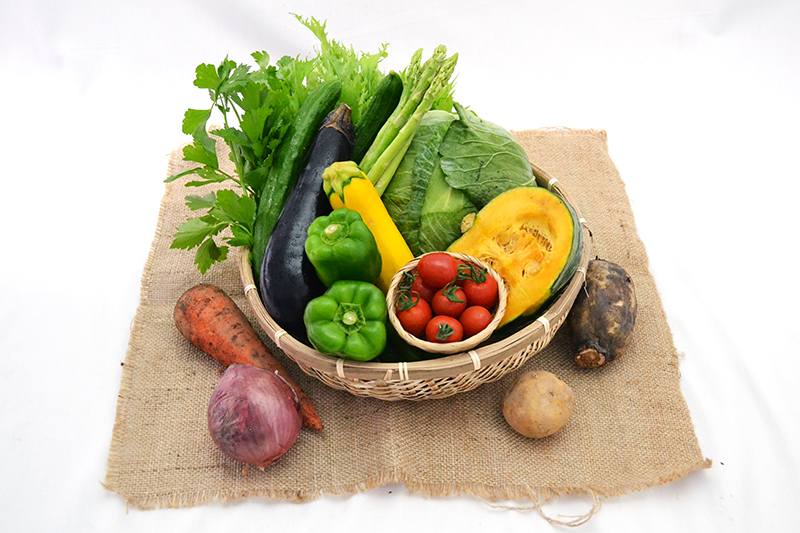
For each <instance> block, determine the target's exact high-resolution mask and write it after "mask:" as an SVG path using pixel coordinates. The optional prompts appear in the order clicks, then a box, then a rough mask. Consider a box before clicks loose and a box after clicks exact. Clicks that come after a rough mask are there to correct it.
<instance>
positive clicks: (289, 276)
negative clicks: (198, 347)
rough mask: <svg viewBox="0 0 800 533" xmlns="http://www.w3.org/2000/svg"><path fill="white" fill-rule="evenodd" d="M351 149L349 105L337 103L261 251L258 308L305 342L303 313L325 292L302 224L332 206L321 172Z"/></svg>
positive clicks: (311, 220) (328, 211)
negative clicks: (310, 259) (307, 254)
mask: <svg viewBox="0 0 800 533" xmlns="http://www.w3.org/2000/svg"><path fill="white" fill-rule="evenodd" d="M352 150H353V124H352V122H351V121H350V108H349V107H347V105H345V104H341V105H340V106H339V107H338V108H336V109H335V110H334V111H332V112H331V113H330V114H329V115H328V116H327V117H326V118H325V121H324V122H323V124H322V127H321V128H320V130H319V133H318V134H317V136H316V138H315V139H314V141H313V143H312V144H311V147H310V148H309V150H308V157H307V158H306V160H305V162H304V164H303V167H302V169H301V171H300V174H299V176H298V178H297V180H296V181H295V184H294V187H293V189H292V192H291V194H290V195H289V198H288V199H287V200H286V207H285V209H284V210H283V213H281V216H280V218H279V219H278V223H277V224H276V225H275V230H274V231H273V232H272V237H271V238H270V239H269V242H268V243H267V249H266V252H265V253H264V261H263V263H262V267H261V275H260V288H259V290H260V294H261V300H262V301H263V302H264V307H265V308H266V309H267V312H268V313H269V315H270V316H271V317H272V318H273V320H275V322H277V323H278V325H279V326H280V327H282V328H283V329H285V330H286V331H287V332H288V333H289V334H290V335H291V336H292V337H294V338H295V339H297V340H299V341H300V342H305V343H306V344H308V342H307V339H306V334H305V331H306V330H305V324H304V323H303V311H304V310H305V307H306V305H307V304H308V302H310V301H311V300H312V299H314V298H316V297H317V296H322V294H323V293H324V292H325V290H326V287H325V286H324V285H323V284H322V282H321V281H319V279H318V277H317V272H316V270H314V266H313V265H312V264H311V261H309V259H308V257H307V256H306V253H305V243H306V237H307V236H308V227H309V226H310V225H311V223H312V222H314V220H315V219H316V218H317V217H319V216H322V215H328V214H330V212H331V210H332V208H331V203H330V201H329V200H328V195H327V194H325V191H324V190H323V188H322V182H323V179H322V173H323V172H324V171H325V169H326V168H328V167H329V166H330V165H331V164H333V163H335V162H336V161H346V160H348V159H350V156H351V154H352Z"/></svg>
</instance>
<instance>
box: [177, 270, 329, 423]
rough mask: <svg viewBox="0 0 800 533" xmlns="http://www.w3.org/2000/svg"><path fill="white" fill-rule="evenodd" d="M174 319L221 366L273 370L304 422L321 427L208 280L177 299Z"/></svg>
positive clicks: (284, 374) (230, 303) (305, 400)
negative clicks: (293, 396)
mask: <svg viewBox="0 0 800 533" xmlns="http://www.w3.org/2000/svg"><path fill="white" fill-rule="evenodd" d="M174 318H175V325H176V326H177V327H178V331H180V332H181V334H182V335H183V336H184V337H185V338H186V340H188V341H189V342H191V343H192V344H193V345H194V346H195V347H197V348H199V349H200V350H202V351H203V352H205V353H207V354H208V355H210V356H211V357H213V358H214V359H215V360H216V361H217V362H219V363H220V364H222V365H223V366H224V367H226V368H227V367H228V366H230V365H232V364H234V363H244V364H247V365H251V366H256V367H259V368H263V369H265V370H268V371H270V372H276V373H277V374H278V375H279V376H280V377H282V378H283V379H284V380H286V382H287V383H288V384H289V386H290V387H291V388H292V389H293V390H294V392H295V393H296V394H297V398H298V400H299V402H300V415H301V416H302V418H303V424H304V425H305V426H307V427H309V428H311V429H322V421H321V420H320V418H319V415H317V411H316V409H314V406H313V405H312V404H311V400H309V399H308V397H307V396H306V395H305V393H304V392H303V391H302V390H300V387H299V386H298V385H297V384H296V383H295V382H294V380H292V378H291V377H289V374H287V372H286V369H285V368H284V367H283V365H281V363H280V361H278V360H277V359H275V357H274V356H273V355H272V354H271V353H270V351H269V349H268V348H267V347H266V345H265V344H264V343H263V341H262V340H261V339H260V338H259V336H258V334H256V332H255V330H254V329H253V326H252V324H250V322H249V321H248V320H247V317H246V316H245V315H244V313H243V312H242V310H241V309H240V308H239V306H238V305H236V302H234V301H233V300H232V299H231V298H230V296H228V295H227V294H226V293H225V291H223V290H222V289H220V288H219V287H215V286H214V285H210V284H207V283H201V284H199V285H195V286H194V287H192V288H191V289H189V290H187V291H186V292H185V293H183V295H182V296H181V297H180V298H179V299H178V303H177V304H176V305H175V312H174Z"/></svg>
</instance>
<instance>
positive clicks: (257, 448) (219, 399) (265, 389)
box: [208, 364, 303, 469]
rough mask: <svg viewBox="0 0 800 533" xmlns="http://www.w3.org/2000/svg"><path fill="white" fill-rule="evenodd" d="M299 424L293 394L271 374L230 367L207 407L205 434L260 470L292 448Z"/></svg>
mask: <svg viewBox="0 0 800 533" xmlns="http://www.w3.org/2000/svg"><path fill="white" fill-rule="evenodd" d="M302 424H303V422H302V419H301V417H300V410H299V403H298V401H297V396H296V395H295V393H294V391H293V390H292V389H291V388H290V387H289V385H287V384H286V382H285V381H284V380H283V379H282V378H281V377H280V376H278V375H277V374H275V373H274V372H269V371H267V370H264V369H261V368H257V367H254V366H251V365H243V364H234V365H231V366H229V367H228V368H227V369H226V370H225V373H224V374H222V378H220V380H219V383H218V384H217V387H216V388H215V389H214V392H213V393H212V394H211V401H210V402H209V405H208V430H209V432H210V433H211V438H212V440H213V441H214V444H216V445H217V447H218V448H219V449H220V450H221V451H222V452H223V453H224V454H225V455H227V456H229V457H231V458H233V459H235V460H237V461H242V462H244V463H248V464H251V465H255V466H257V467H259V468H262V469H263V468H264V467H266V466H268V465H270V464H272V463H274V462H275V461H276V460H277V459H278V458H279V457H281V456H282V455H283V454H284V453H286V452H287V451H288V450H289V448H291V447H292V445H293V444H294V442H295V440H297V436H298V434H299V433H300V427H301V426H302Z"/></svg>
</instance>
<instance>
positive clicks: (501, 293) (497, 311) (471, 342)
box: [386, 252, 508, 355]
mask: <svg viewBox="0 0 800 533" xmlns="http://www.w3.org/2000/svg"><path fill="white" fill-rule="evenodd" d="M447 253H450V252H447ZM424 255H426V254H423V255H421V256H419V257H415V258H414V259H412V260H411V261H409V262H408V263H407V264H406V265H405V266H404V267H403V268H401V269H400V270H399V271H398V272H397V274H395V275H394V277H393V278H392V283H391V284H390V285H389V291H388V293H387V294H386V306H387V307H388V309H389V322H391V323H392V326H394V329H395V330H396V331H397V334H398V335H400V338H401V339H403V340H404V341H406V342H407V343H409V344H411V345H412V346H416V347H417V348H421V349H423V350H425V351H426V352H431V353H438V354H447V355H451V354H454V353H460V352H467V351H469V350H471V349H473V348H475V347H476V346H477V345H479V344H480V343H482V342H483V341H485V340H486V339H488V338H489V336H490V335H491V334H492V332H493V331H494V330H495V329H497V326H498V325H499V324H500V321H501V320H502V319H503V315H504V314H505V312H506V301H507V298H508V291H507V290H506V285H505V282H503V278H501V277H500V275H499V274H498V273H497V272H495V271H494V269H493V268H491V267H490V266H489V265H487V264H485V263H484V262H483V261H481V260H480V259H478V258H476V257H472V256H471V255H466V254H457V253H450V255H451V256H453V257H455V258H456V259H457V260H460V261H463V262H465V263H472V264H473V265H475V266H476V267H478V268H480V269H483V270H486V275H487V276H491V277H492V278H494V280H495V281H496V282H497V303H495V305H494V306H493V307H492V309H490V310H489V311H491V313H492V321H491V322H490V323H489V325H488V326H486V327H485V328H484V329H483V330H482V331H480V332H478V333H476V334H475V335H473V336H471V337H468V338H466V339H464V340H462V341H458V342H446V343H435V342H428V341H427V340H423V339H420V338H418V337H415V336H414V335H412V334H411V333H409V332H407V331H406V330H404V329H403V326H402V325H401V324H400V320H399V319H398V318H397V311H396V308H395V301H396V300H397V297H398V292H399V286H400V283H401V282H402V281H403V278H404V275H405V273H406V272H412V273H415V274H416V271H417V264H419V261H420V259H422V257H424Z"/></svg>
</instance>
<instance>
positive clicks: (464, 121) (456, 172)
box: [439, 103, 536, 208]
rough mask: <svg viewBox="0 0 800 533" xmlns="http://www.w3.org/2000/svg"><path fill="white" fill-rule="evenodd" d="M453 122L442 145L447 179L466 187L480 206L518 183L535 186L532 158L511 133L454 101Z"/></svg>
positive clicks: (456, 186) (455, 185)
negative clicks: (456, 117)
mask: <svg viewBox="0 0 800 533" xmlns="http://www.w3.org/2000/svg"><path fill="white" fill-rule="evenodd" d="M454 107H455V109H456V112H457V113H458V117H459V120H457V121H455V122H453V124H452V125H451V126H450V129H449V130H448V131H447V135H445V138H444V141H442V144H441V145H440V146H439V153H440V154H441V160H440V165H441V167H442V170H443V171H444V174H445V179H446V180H447V183H448V184H449V185H450V186H451V187H454V188H456V189H459V190H462V191H464V192H465V193H466V194H467V195H468V196H469V197H470V199H471V200H472V201H473V202H474V203H475V205H477V206H478V207H479V208H480V207H483V206H485V205H486V204H488V203H489V202H490V201H491V200H492V199H493V198H494V197H495V196H497V195H498V194H500V193H501V192H504V191H507V190H508V189H512V188H514V187H535V186H536V178H535V177H534V175H533V170H532V169H531V164H530V160H529V159H528V155H527V154H526V153H525V150H523V149H522V146H520V144H519V143H518V142H517V140H516V139H514V138H513V137H512V136H511V134H510V133H509V132H508V131H506V130H505V129H503V128H502V127H500V126H498V125H497V124H493V123H491V122H488V121H486V120H483V119H481V118H480V117H478V116H477V115H476V114H475V113H474V112H472V111H468V110H466V109H464V107H462V106H461V105H460V104H458V103H456V104H454Z"/></svg>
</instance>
